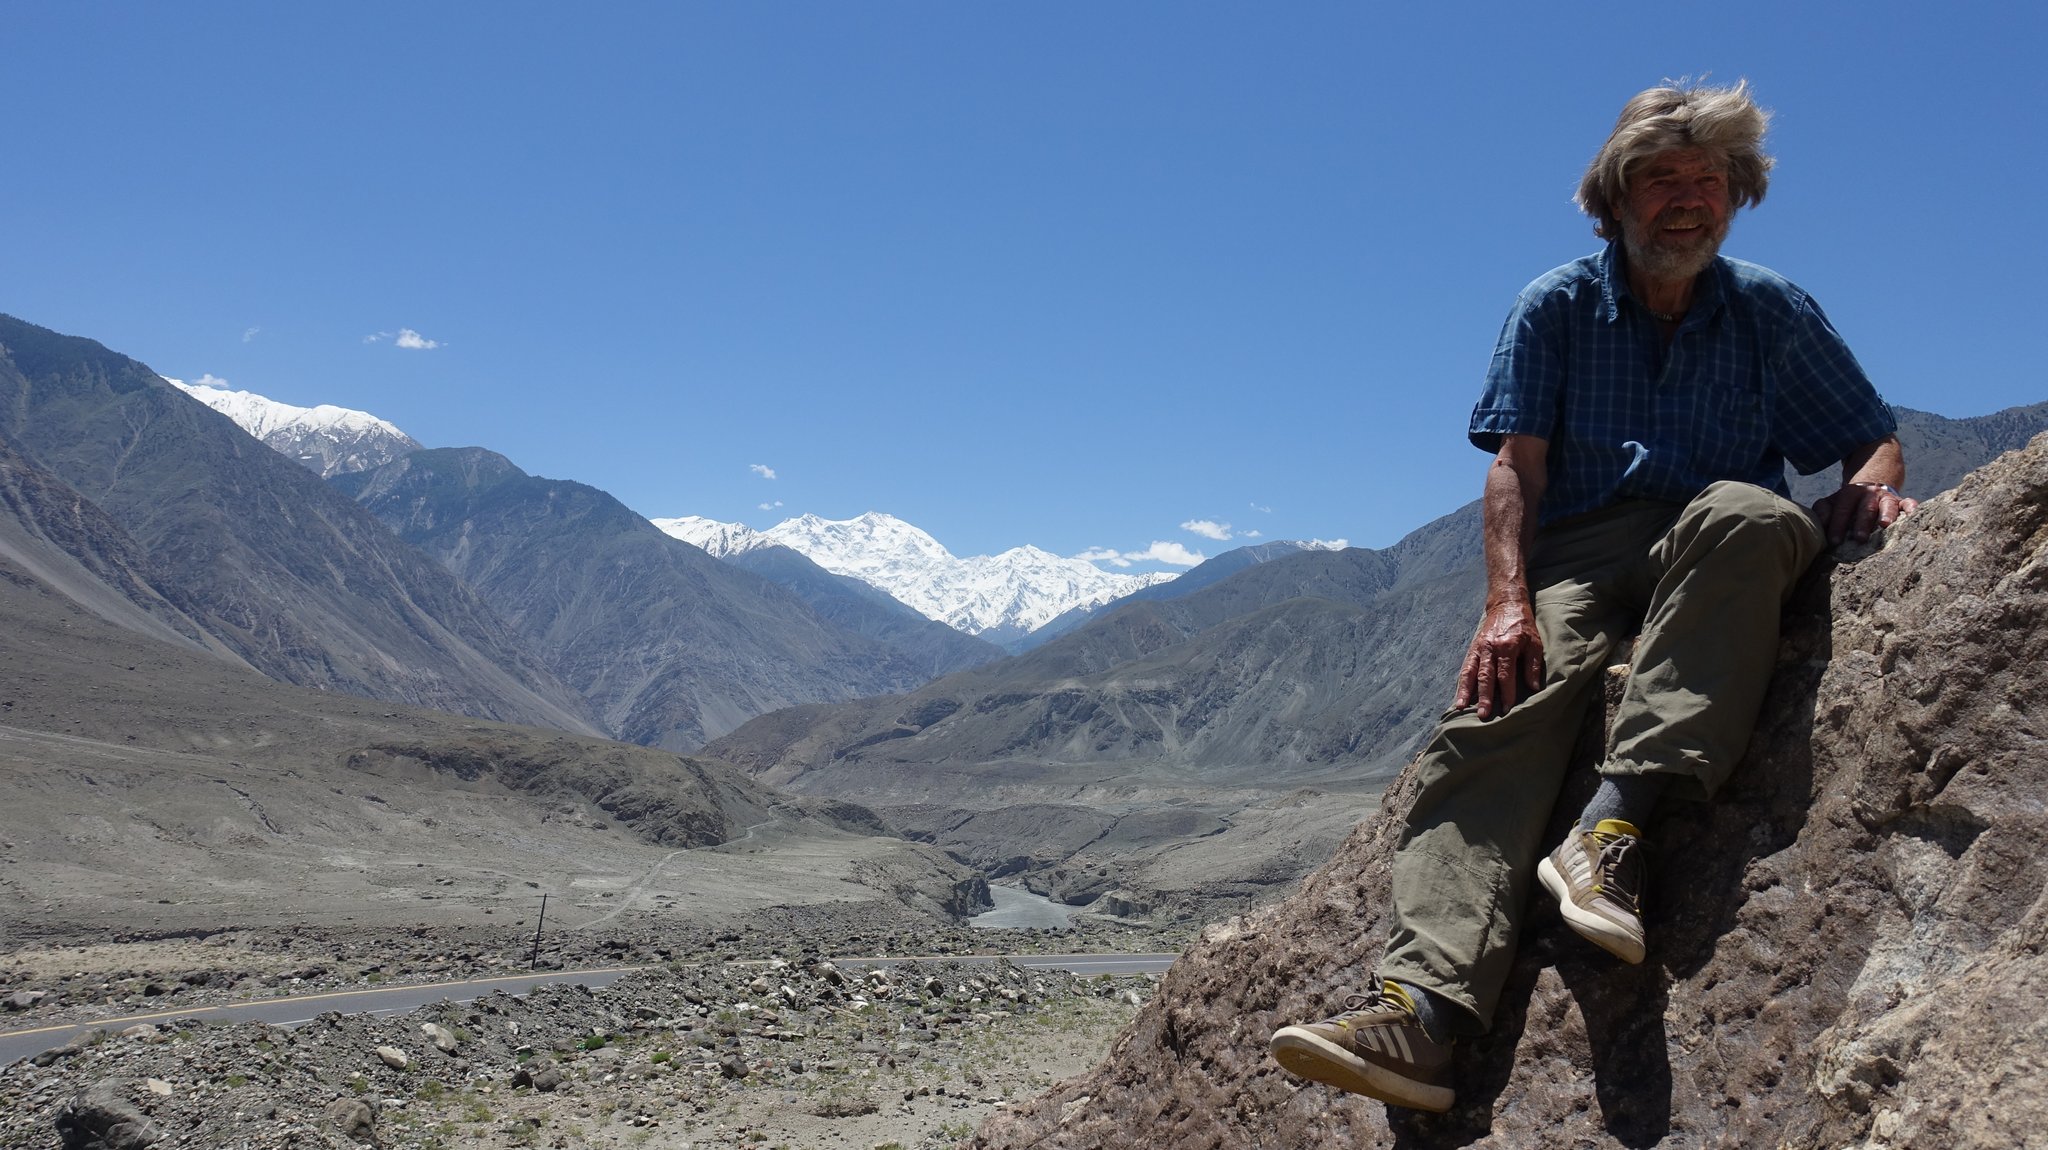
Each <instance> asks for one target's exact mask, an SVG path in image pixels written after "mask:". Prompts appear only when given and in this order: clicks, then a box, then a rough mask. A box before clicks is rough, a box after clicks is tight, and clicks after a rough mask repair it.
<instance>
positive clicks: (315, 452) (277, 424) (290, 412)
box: [165, 377, 420, 479]
mask: <svg viewBox="0 0 2048 1150" xmlns="http://www.w3.org/2000/svg"><path fill="white" fill-rule="evenodd" d="M165 382H167V383H169V384H171V386H173V387H176V388H177V389H178V390H179V391H182V392H184V393H185V394H186V395H189V396H191V397H192V398H194V399H196V400H198V401H199V402H201V403H203V404H205V405H206V406H208V407H210V408H212V409H214V410H215V411H218V412H220V413H221V414H222V415H225V416H227V417H228V418H229V419H232V420H234V421H235V424H236V425H237V426H239V427H240V428H241V429H242V430H243V431H246V432H248V433H249V434H250V435H253V436H255V437H256V438H258V439H260V440H262V441H263V442H264V443H265V444H267V445H268V446H269V447H270V448H271V449H273V450H275V451H276V452H278V453H279V454H281V455H283V456H284V457H285V458H287V459H296V460H298V461H299V462H300V463H302V464H305V465H306V466H307V467H309V468H311V469H312V470H313V473H314V474H316V475H318V476H319V477H320V478H322V479H328V478H331V477H333V476H336V475H340V474H342V473H343V472H348V471H364V470H367V469H369V468H372V467H381V466H383V465H384V464H386V463H389V462H391V461H392V460H394V459H397V458H398V457H399V456H401V455H404V454H406V453H407V452H411V451H418V450H419V449H420V445H419V444H418V443H417V442H415V441H414V440H413V438H412V437H411V436H409V435H407V434H406V433H405V432H403V431H400V430H398V428H396V427H394V426H392V425H391V424H389V423H386V422H385V421H384V420H381V419H378V418H377V417H376V416H374V415H371V414H369V413H368V412H363V411H350V410H349V409H348V408H345V407H334V406H332V405H330V404H325V403H323V404H321V405H320V406H318V407H293V406H292V405H291V404H289V403H279V402H277V401H276V400H274V399H267V398H265V397H263V396H260V395H257V394H256V393H255V392H253V391H229V390H227V389H226V388H223V387H214V386H212V385H210V384H207V383H205V382H204V381H201V382H200V383H196V384H188V383H185V382H184V381H182V380H176V379H169V378H168V377H166V380H165Z"/></svg>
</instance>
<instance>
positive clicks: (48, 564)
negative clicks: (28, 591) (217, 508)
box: [0, 437, 247, 667]
mask: <svg viewBox="0 0 2048 1150" xmlns="http://www.w3.org/2000/svg"><path fill="white" fill-rule="evenodd" d="M0 562H4V563H7V564H9V565H11V566H12V568H13V569H14V570H15V571H16V572H18V573H19V576H22V577H26V578H29V579H33V580H35V581H37V582H39V583H41V584H42V585H43V586H44V587H47V588H48V589H50V590H51V591H53V592H56V593H57V594H59V595H62V596H64V597H65V598H67V599H69V600H71V602H72V603H73V604H74V605H75V606H76V607H78V608H80V609H82V610H84V611H86V612H89V613H91V614H92V615H94V616H95V617H97V618H99V619H100V620H101V621H103V622H106V623H111V624H113V625H114V626H116V627H120V628H122V629H124V630H128V631H132V632H135V633H137V634H140V635H146V636H148V637H150V638H152V639H156V640H159V641H161V642H165V643H171V644H174V645H176V646H179V647H184V648H188V649H190V650H194V651H203V652H205V653H207V654H209V655H212V656H215V657H217V658H220V659H223V660H226V661H228V662H233V663H238V664H241V665H242V666H244V667H246V666H247V664H246V663H242V661H241V659H239V658H238V657H237V656H236V655H235V654H234V652H232V651H230V650H228V649H227V647H226V646H225V645H223V644H222V643H221V642H220V641H219V640H218V639H215V638H214V637H213V636H212V635H211V634H209V633H208V632H207V631H206V629H205V628H204V627H202V626H200V625H199V624H198V623H197V622H196V621H194V620H193V618H192V617H191V616H190V615H188V614H186V613H185V610H184V608H182V607H180V606H179V605H178V603H177V602H175V601H174V600H173V599H172V598H171V595H174V594H176V588H175V587H169V588H168V591H169V594H167V593H166V590H167V589H166V588H159V587H158V586H157V572H156V571H155V568H154V564H152V563H151V561H150V558H149V555H148V553H147V552H146V551H144V550H143V548H142V546H141V545H140V544H138V543H136V542H135V540H134V539H133V538H131V537H130V536H129V535H128V533H127V532H125V531H123V530H121V527H120V525H119V524H117V523H115V522H114V521H113V520H112V519H111V518H109V517H108V516H107V513H106V512H104V511H101V510H100V509H99V508H98V507H96V506H94V505H93V503H92V501H91V500H89V499H87V498H85V497H84V496H82V495H80V494H78V492H76V491H74V490H72V489H71V487H70V486H69V485H68V484H66V483H65V482H64V481H63V480H61V479H59V478H57V477H56V476H54V475H52V474H50V473H49V472H47V471H44V470H43V469H41V468H39V467H37V466H36V465H35V464H33V463H31V462H29V460H28V459H27V458H26V457H25V456H23V455H22V454H21V453H20V452H19V451H17V450H16V449H15V447H14V445H13V444H12V443H10V442H8V441H7V439H6V438H5V437H0Z"/></svg>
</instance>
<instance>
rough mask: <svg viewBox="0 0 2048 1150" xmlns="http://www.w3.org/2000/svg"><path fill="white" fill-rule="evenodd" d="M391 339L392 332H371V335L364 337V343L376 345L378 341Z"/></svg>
mask: <svg viewBox="0 0 2048 1150" xmlns="http://www.w3.org/2000/svg"><path fill="white" fill-rule="evenodd" d="M390 338H391V333H390V332H388V331H373V332H371V333H370V334H368V335H366V336H364V337H363V342H364V343H376V342H377V341H379V340H385V339H390Z"/></svg>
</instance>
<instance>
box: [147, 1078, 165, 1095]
mask: <svg viewBox="0 0 2048 1150" xmlns="http://www.w3.org/2000/svg"><path fill="white" fill-rule="evenodd" d="M142 1086H143V1089H145V1090H147V1091H149V1092H150V1093H151V1094H154V1095H156V1096H157V1097H159V1098H169V1097H170V1096H171V1084H170V1083H168V1082H165V1081H164V1080H163V1079H161V1078H145V1079H143V1082H142Z"/></svg>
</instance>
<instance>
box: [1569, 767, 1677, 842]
mask: <svg viewBox="0 0 2048 1150" xmlns="http://www.w3.org/2000/svg"><path fill="white" fill-rule="evenodd" d="M1670 781H1671V779H1670V776H1668V775H1601V776H1600V789H1599V790H1597V791H1594V792H1593V798H1592V800H1591V801H1590V802H1588V803H1587V804H1586V809H1585V812H1584V813H1582V814H1580V815H1579V829H1580V830H1581V831H1590V830H1592V829H1593V828H1594V826H1596V825H1598V823H1599V822H1600V820H1601V819H1620V820H1621V821H1622V822H1625V823H1628V824H1630V825H1631V826H1633V827H1635V828H1636V829H1637V830H1641V829H1643V827H1645V826H1647V825H1648V824H1649V821H1650V812H1652V811H1654V810H1656V809H1657V800H1658V798H1660V797H1661V796H1662V795H1663V794H1664V785H1665V784H1666V783H1668V782H1670Z"/></svg>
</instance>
